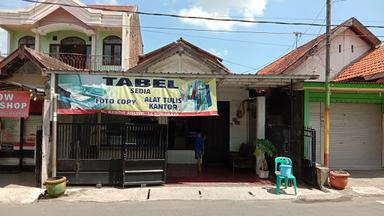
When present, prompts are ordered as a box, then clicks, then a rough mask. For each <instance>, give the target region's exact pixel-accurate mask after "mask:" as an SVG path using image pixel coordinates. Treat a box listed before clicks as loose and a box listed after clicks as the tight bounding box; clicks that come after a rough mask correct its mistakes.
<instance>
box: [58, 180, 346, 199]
mask: <svg viewBox="0 0 384 216" xmlns="http://www.w3.org/2000/svg"><path fill="white" fill-rule="evenodd" d="M275 192H276V190H275V187H273V186H267V187H263V186H245V185H236V184H234V185H226V186H170V185H167V186H159V187H144V188H126V189H117V188H100V189H96V188H70V189H68V191H67V193H66V194H65V195H64V196H62V197H60V198H58V199H57V200H61V201H67V202H124V201H157V200H287V199H291V200H295V199H314V198H316V199H319V198H323V199H337V198H340V197H341V196H342V194H340V193H338V192H336V191H332V192H330V193H324V192H322V191H320V190H317V189H306V188H299V189H298V194H297V195H294V190H293V188H292V187H289V188H288V189H287V190H285V189H282V190H281V194H280V195H276V194H275Z"/></svg>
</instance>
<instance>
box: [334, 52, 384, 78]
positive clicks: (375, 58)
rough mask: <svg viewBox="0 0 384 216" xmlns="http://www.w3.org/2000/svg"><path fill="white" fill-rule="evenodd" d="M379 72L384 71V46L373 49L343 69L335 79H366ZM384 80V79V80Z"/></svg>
mask: <svg viewBox="0 0 384 216" xmlns="http://www.w3.org/2000/svg"><path fill="white" fill-rule="evenodd" d="M378 73H384V46H383V45H382V46H380V47H379V48H376V49H373V50H372V51H370V52H369V53H368V54H367V55H365V56H363V57H362V58H360V59H359V60H357V61H356V62H355V63H353V64H351V65H350V66H348V67H347V68H345V69H344V70H342V71H341V72H340V73H339V74H338V75H337V76H336V77H335V78H334V80H333V81H336V82H338V81H346V80H351V79H364V78H365V77H367V76H372V75H375V74H378ZM383 81H384V80H383Z"/></svg>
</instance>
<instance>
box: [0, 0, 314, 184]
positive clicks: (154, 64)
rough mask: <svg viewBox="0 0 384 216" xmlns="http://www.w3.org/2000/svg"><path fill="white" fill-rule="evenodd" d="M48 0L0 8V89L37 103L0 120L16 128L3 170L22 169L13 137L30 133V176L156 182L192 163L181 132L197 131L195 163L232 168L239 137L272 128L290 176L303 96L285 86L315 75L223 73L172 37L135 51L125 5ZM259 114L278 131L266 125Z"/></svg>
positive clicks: (247, 138)
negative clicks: (0, 45)
mask: <svg viewBox="0 0 384 216" xmlns="http://www.w3.org/2000/svg"><path fill="white" fill-rule="evenodd" d="M47 2H53V1H47ZM60 3H61V4H59V5H58V4H55V3H53V4H44V3H39V4H36V6H34V7H33V8H29V9H25V10H22V11H17V12H2V13H4V14H0V15H1V18H0V25H1V26H2V27H4V28H5V29H6V30H7V31H8V34H9V36H10V37H9V42H8V46H9V50H10V51H11V54H10V55H9V56H7V57H6V58H5V59H4V60H3V61H2V62H1V63H0V78H1V79H0V86H1V87H3V88H4V90H5V89H6V90H12V91H13V92H16V93H15V95H16V94H20V97H21V96H23V98H24V102H25V103H28V102H29V103H30V107H33V105H32V104H33V103H34V102H32V101H40V103H39V104H40V105H39V106H38V107H39V111H36V112H33V113H30V112H29V111H30V109H29V110H28V109H25V110H24V111H23V113H25V112H26V115H28V116H29V117H27V116H24V115H23V116H19V117H17V118H16V117H14V118H5V117H4V116H3V117H1V121H3V119H6V120H5V121H10V122H11V123H9V124H10V126H7V128H11V125H13V128H16V127H18V128H20V129H19V132H18V133H14V134H13V135H14V139H15V141H14V142H10V141H9V139H8V138H7V139H3V140H5V141H6V142H7V143H4V144H6V145H4V148H3V145H2V149H1V150H0V155H1V154H2V153H3V152H4V151H10V152H12V154H9V152H7V153H4V154H3V155H4V157H5V159H6V160H11V159H12V160H13V161H11V162H12V164H11V165H16V167H17V169H18V168H19V167H23V166H22V165H23V164H25V160H24V158H23V155H24V154H22V153H21V154H20V152H23V151H24V146H23V144H24V143H27V141H25V140H28V139H26V138H24V135H23V134H31V139H29V140H30V141H31V142H30V143H31V144H30V148H31V149H32V150H33V149H34V147H33V146H34V145H36V147H37V148H36V152H35V153H36V154H33V155H36V156H35V157H34V159H33V157H32V160H31V161H30V165H33V164H35V168H36V169H37V172H36V173H37V175H38V177H39V178H41V180H42V181H44V180H45V179H46V178H47V177H48V176H56V175H64V176H67V177H68V178H69V180H70V182H71V183H72V184H114V185H116V184H119V185H143V184H162V183H164V182H165V181H166V180H167V176H168V175H170V174H171V173H170V172H169V170H168V168H169V167H171V166H172V165H174V166H178V165H182V167H181V168H178V170H186V168H185V167H183V166H185V165H188V164H189V165H191V164H193V163H195V159H194V151H193V142H191V138H192V137H193V136H194V134H195V133H196V132H198V131H199V130H202V131H203V133H204V134H206V137H207V140H206V142H207V149H206V154H205V157H204V160H205V161H204V164H215V165H217V164H218V165H220V166H224V165H225V164H226V163H227V162H230V163H233V161H235V160H236V159H238V157H237V154H236V152H239V149H240V146H241V144H242V143H253V142H254V140H255V139H257V138H265V137H266V136H267V135H268V136H273V134H281V139H280V140H279V142H280V141H281V142H280V143H279V146H278V149H279V151H280V152H285V153H287V154H289V155H290V156H292V157H293V161H294V164H295V165H296V166H297V167H298V168H297V169H295V170H296V172H297V173H300V164H301V157H302V155H303V152H302V151H303V148H302V146H303V144H300V143H302V142H304V140H303V137H302V136H303V131H302V128H303V125H302V124H303V116H304V115H303V105H302V104H303V103H302V102H303V101H304V93H303V91H301V90H300V91H296V90H295V89H294V88H293V87H294V85H302V84H303V81H304V80H307V79H314V78H317V75H312V74H309V75H308V74H299V75H291V74H283V75H275V74H272V75H256V76H255V75H254V74H248V75H246V74H233V73H231V72H230V70H229V69H228V68H226V67H225V66H224V65H223V63H222V61H223V60H222V59H221V58H219V57H217V56H215V55H213V54H211V53H209V52H207V51H205V50H203V49H201V48H199V47H198V46H196V45H194V44H192V43H190V42H188V41H186V40H185V39H182V38H180V39H179V40H177V41H175V42H172V43H170V44H168V45H165V46H163V47H161V48H159V49H156V50H154V51H152V52H149V53H146V54H143V53H142V42H141V34H140V28H137V26H139V18H138V16H137V15H136V14H135V13H132V12H133V11H135V10H137V9H136V7H131V6H105V5H84V4H82V3H80V2H79V1H75V0H72V1H71V0H61V1H60ZM69 5H71V6H69ZM114 10H118V12H117V11H114ZM4 17H7V18H4ZM20 17H21V18H20ZM24 17H25V18H24ZM16 18H17V19H16ZM14 20H17V22H16V21H14ZM20 20H21V21H20ZM20 29H23V30H20ZM48 81H49V82H48ZM0 93H1V92H0ZM28 95H29V97H28ZM287 106H289V107H290V109H289V110H288V109H285V107H287ZM11 108H12V107H11ZM32 115H34V116H36V118H35V117H34V120H33V121H32V123H31V125H34V127H29V126H28V125H29V123H26V122H28V121H30V119H31V120H32V119H33V118H31V117H32ZM266 119H274V121H275V122H279V123H282V125H280V126H284V127H285V126H287V127H289V128H290V129H289V130H285V128H283V127H274V125H271V127H268V128H266V127H265V125H266V123H265V122H266ZM40 128H41V129H42V131H41V130H40ZM13 131H14V130H13ZM34 131H39V132H36V133H35V132H34ZM280 132H281V133H280ZM34 133H35V134H39V133H41V134H42V135H41V136H40V135H35V136H33V134H34ZM273 137H277V136H273ZM33 138H34V139H35V140H33ZM293 143H297V144H296V145H293ZM19 146H20V147H19ZM16 147H17V148H16ZM1 151H3V152H1ZM32 153H33V151H32ZM7 157H8V158H7ZM7 162H9V161H7ZM230 174H231V175H230V176H232V172H230ZM252 174H253V172H252ZM299 176H300V175H298V177H299Z"/></svg>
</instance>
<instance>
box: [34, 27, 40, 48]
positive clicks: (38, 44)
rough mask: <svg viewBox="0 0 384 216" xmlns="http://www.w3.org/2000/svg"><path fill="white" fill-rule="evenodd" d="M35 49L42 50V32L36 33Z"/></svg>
mask: <svg viewBox="0 0 384 216" xmlns="http://www.w3.org/2000/svg"><path fill="white" fill-rule="evenodd" d="M35 50H36V51H37V52H40V34H39V33H38V32H36V33H35Z"/></svg>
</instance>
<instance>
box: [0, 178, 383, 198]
mask: <svg viewBox="0 0 384 216" xmlns="http://www.w3.org/2000/svg"><path fill="white" fill-rule="evenodd" d="M372 173H375V175H374V176H372ZM351 174H352V176H351V178H350V179H349V185H348V187H347V188H346V189H345V190H342V191H339V190H333V189H327V191H328V192H323V191H320V190H317V189H309V188H304V187H300V188H298V194H297V195H296V196H295V195H294V190H293V188H292V187H288V189H287V190H285V189H283V187H282V190H281V194H280V195H276V194H275V192H276V189H275V186H273V185H269V184H266V185H260V184H247V183H195V184H166V185H163V186H153V187H142V188H140V187H135V188H125V189H121V188H114V187H102V188H95V187H68V188H67V191H66V193H65V194H64V195H63V196H61V197H59V198H56V199H49V201H52V202H55V201H65V202H127V201H156V200H249V201H251V200H293V201H295V200H298V201H304V202H316V201H327V200H339V199H340V200H343V199H345V198H348V199H350V198H353V197H358V196H384V171H383V170H380V171H375V172H372V171H371V172H362V171H360V172H351ZM0 182H1V181H0ZM43 192H44V190H43V189H40V188H34V187H30V186H28V185H25V186H21V185H11V184H10V185H4V184H3V185H1V184H0V204H28V203H33V202H36V201H38V197H39V195H40V194H42V193H43Z"/></svg>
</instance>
